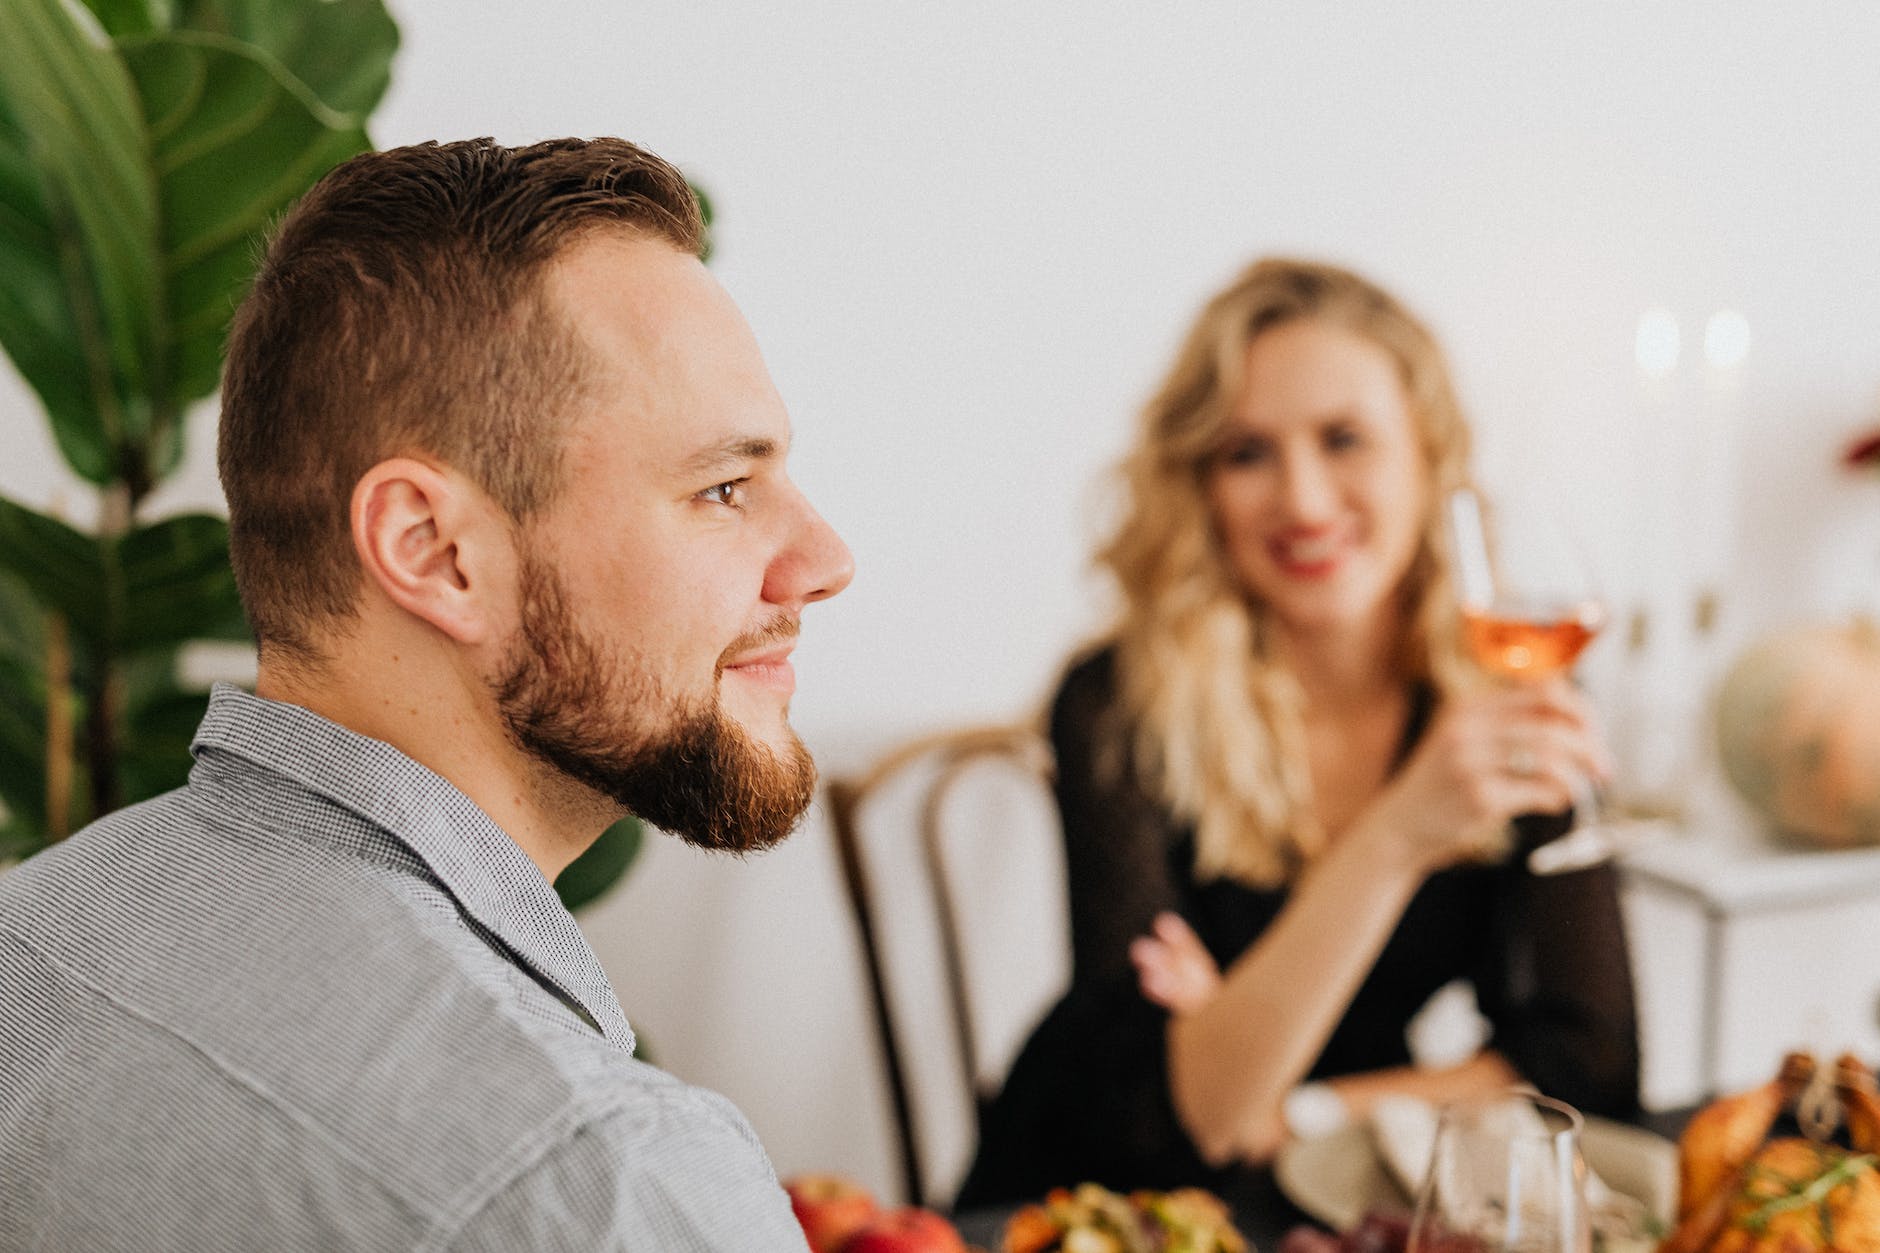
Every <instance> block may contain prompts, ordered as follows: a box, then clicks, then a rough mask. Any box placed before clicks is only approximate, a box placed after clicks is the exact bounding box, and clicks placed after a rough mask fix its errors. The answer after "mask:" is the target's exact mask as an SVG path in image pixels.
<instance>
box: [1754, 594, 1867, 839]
mask: <svg viewBox="0 0 1880 1253" xmlns="http://www.w3.org/2000/svg"><path fill="white" fill-rule="evenodd" d="M1717 749H1718V756H1719V758H1720V759H1721V761H1722V763H1723V768H1724V773H1726V774H1727V775H1729V777H1730V782H1731V783H1733V784H1735V785H1736V789H1737V791H1739V792H1741V793H1742V794H1743V797H1744V799H1745V800H1747V801H1748V802H1749V803H1750V804H1751V805H1752V806H1753V807H1755V808H1756V809H1757V810H1759V811H1760V812H1761V813H1762V814H1763V815H1764V816H1765V817H1767V818H1768V819H1769V820H1770V821H1771V822H1772V823H1774V824H1775V826H1776V827H1778V828H1779V829H1781V830H1782V831H1784V832H1785V833H1787V834H1789V835H1791V836H1793V837H1795V838H1798V839H1802V840H1806V841H1808V842H1809V843H1812V844H1818V845H1820V846H1822V847H1825V848H1846V847H1850V846H1853V845H1860V844H1880V627H1876V625H1875V624H1874V623H1872V622H1865V621H1863V622H1856V623H1854V624H1853V625H1851V626H1840V627H1836V626H1810V627H1801V628H1796V629H1793V630H1788V631H1783V632H1780V633H1778V634H1776V635H1773V636H1771V637H1770V638H1769V639H1767V640H1764V641H1763V642H1762V643H1760V644H1758V645H1756V646H1755V647H1754V648H1752V649H1750V651H1749V652H1747V653H1745V654H1744V655H1743V657H1742V658H1741V659H1740V660H1739V661H1737V662H1736V663H1735V664H1734V665H1733V666H1732V667H1731V668H1730V672H1729V674H1728V675H1727V676H1726V677H1725V678H1724V681H1723V686H1722V687H1721V688H1720V689H1719V690H1718V693H1717Z"/></svg>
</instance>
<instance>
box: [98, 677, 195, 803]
mask: <svg viewBox="0 0 1880 1253" xmlns="http://www.w3.org/2000/svg"><path fill="white" fill-rule="evenodd" d="M159 657H160V661H161V665H162V669H161V676H160V678H159V679H158V680H157V681H156V682H154V683H148V684H146V685H143V690H141V691H133V693H132V696H131V698H130V700H129V702H128V703H129V705H130V708H129V710H128V712H127V714H126V716H125V719H124V726H123V734H122V736H121V737H120V739H119V742H118V771H119V775H118V778H119V782H120V783H121V785H122V786H123V789H124V803H125V804H127V805H131V804H135V803H137V802H138V801H141V800H148V799H149V798H151V797H152V796H160V795H162V794H163V793H165V792H167V791H169V790H170V789H172V788H177V787H181V786H182V785H183V784H184V783H185V782H187V781H188V779H189V767H190V765H191V762H192V761H193V758H191V756H190V753H189V745H190V743H191V741H193V740H194V739H195V737H196V728H197V727H198V726H200V725H201V723H202V716H203V713H204V712H205V711H206V710H207V709H208V706H209V695H208V693H206V692H190V691H184V690H183V689H181V688H179V687H177V686H176V683H175V680H174V678H173V677H171V676H172V674H173V672H174V667H175V653H174V652H173V651H171V650H164V651H163V652H162V653H161V654H160V655H159ZM132 686H133V687H136V686H137V685H136V684H132Z"/></svg>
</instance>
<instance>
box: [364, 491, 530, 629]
mask: <svg viewBox="0 0 1880 1253" xmlns="http://www.w3.org/2000/svg"><path fill="white" fill-rule="evenodd" d="M351 520H352V540H353V549H354V551H355V552H357V553H358V555H359V564H360V565H361V567H363V569H364V571H365V577H366V579H367V580H368V581H369V582H370V583H371V584H372V585H373V586H375V587H377V588H378V589H379V591H381V592H382V593H384V595H385V597H386V599H388V600H390V601H391V602H392V603H393V604H394V605H397V606H398V607H399V608H400V609H403V610H404V611H405V612H406V613H408V614H410V615H411V616H412V617H414V618H418V619H421V620H423V621H424V622H427V623H429V624H430V625H431V626H433V627H436V628H437V629H438V630H439V631H442V632H443V633H444V634H445V635H447V636H449V637H450V638H451V639H453V640H455V641H456V642H457V643H459V644H465V645H477V644H483V643H487V642H488V641H490V640H491V639H494V638H496V637H497V636H498V634H500V632H501V631H503V630H504V629H505V626H504V624H503V623H502V622H501V621H500V618H501V606H502V604H503V603H505V601H504V597H503V594H502V592H501V590H500V585H501V584H502V581H503V580H504V579H505V578H506V577H509V576H511V575H512V574H513V565H514V560H513V558H514V554H513V553H512V552H511V551H510V548H511V544H510V539H509V530H508V528H507V527H506V526H505V525H503V522H502V516H501V510H500V509H499V508H498V506H497V505H496V503H495V502H494V501H492V500H491V499H490V498H489V497H488V495H486V494H485V493H484V492H483V491H482V490H481V489H480V488H478V487H477V486H476V485H475V484H473V483H471V482H470V481H469V480H468V479H466V478H464V477H463V476H462V475H460V474H457V473H454V472H453V471H450V470H444V469H438V468H436V467H433V466H429V465H426V464H425V463H424V462H422V461H418V460H415V459H413V458H410V457H393V458H390V459H388V460H385V461H381V462H379V463H378V464H377V465H375V466H373V467H372V468H371V469H370V470H367V471H366V472H365V473H364V474H363V475H361V476H360V478H359V482H358V483H356V484H354V485H353V495H352V518H351Z"/></svg>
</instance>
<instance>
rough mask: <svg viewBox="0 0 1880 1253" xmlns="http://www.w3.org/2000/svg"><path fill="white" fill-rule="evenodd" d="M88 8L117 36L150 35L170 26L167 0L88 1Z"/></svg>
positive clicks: (100, 23) (111, 33)
mask: <svg viewBox="0 0 1880 1253" xmlns="http://www.w3.org/2000/svg"><path fill="white" fill-rule="evenodd" d="M85 7H86V8H88V9H90V10H91V12H92V16H93V17H95V18H97V19H98V25H100V26H102V27H104V31H105V34H107V35H109V36H111V38H113V39H124V38H127V37H129V36H132V35H147V34H149V33H150V32H151V31H154V30H161V29H163V28H164V27H165V26H167V25H169V16H170V6H169V4H168V3H166V0H85Z"/></svg>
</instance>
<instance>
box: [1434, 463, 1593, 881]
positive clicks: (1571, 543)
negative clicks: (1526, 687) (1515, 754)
mask: <svg viewBox="0 0 1880 1253" xmlns="http://www.w3.org/2000/svg"><path fill="white" fill-rule="evenodd" d="M1489 512H1490V510H1489V506H1488V505H1487V504H1486V503H1485V502H1484V501H1483V499H1482V498H1481V496H1479V495H1478V494H1477V493H1476V492H1474V491H1472V490H1469V489H1467V488H1464V489H1461V490H1459V491H1456V492H1453V493H1451V494H1450V497H1449V502H1448V523H1449V540H1450V549H1451V557H1452V561H1453V570H1454V574H1455V581H1456V596H1457V600H1458V602H1459V603H1460V605H1461V609H1462V630H1463V640H1464V643H1465V644H1466V645H1467V646H1468V649H1469V652H1470V655H1471V656H1473V657H1474V658H1475V661H1476V664H1478V665H1480V666H1481V667H1482V669H1484V670H1486V671H1487V672H1489V673H1490V674H1494V675H1498V676H1500V677H1501V678H1502V679H1504V680H1507V681H1509V682H1516V683H1521V682H1539V681H1541V680H1544V679H1548V678H1552V677H1554V676H1556V675H1562V674H1566V673H1568V672H1569V671H1570V670H1572V668H1573V663H1574V661H1575V660H1577V659H1578V658H1579V655H1580V654H1581V652H1583V651H1584V650H1585V649H1586V646H1587V645H1588V644H1590V643H1592V642H1593V637H1594V636H1595V635H1597V634H1598V633H1599V629H1600V628H1601V627H1602V626H1604V625H1605V622H1606V607H1605V602H1604V601H1603V600H1602V599H1601V598H1600V594H1599V589H1598V586H1597V584H1596V583H1595V582H1594V580H1593V575H1592V569H1591V567H1590V566H1589V565H1588V564H1587V561H1586V556H1585V552H1584V550H1583V549H1582V548H1581V546H1580V544H1579V542H1578V540H1577V538H1576V537H1575V536H1574V535H1573V533H1572V531H1571V529H1570V528H1569V527H1568V526H1567V525H1566V522H1565V520H1564V519H1563V518H1562V516H1561V515H1560V514H1559V513H1558V512H1556V511H1555V510H1553V509H1551V508H1549V507H1548V506H1547V505H1546V504H1545V503H1543V502H1541V501H1538V500H1535V499H1532V498H1512V499H1509V500H1506V501H1503V502H1500V503H1499V504H1498V506H1496V507H1495V508H1494V509H1493V513H1492V520H1493V525H1492V527H1491V526H1490V525H1489V524H1488V523H1487V522H1486V521H1485V518H1484V515H1485V514H1488V513H1489ZM1615 834H1616V833H1615V832H1614V831H1613V829H1612V828H1611V827H1610V826H1609V825H1608V824H1606V823H1604V822H1602V821H1601V820H1600V814H1599V800H1598V796H1597V793H1596V792H1595V791H1594V789H1593V784H1592V780H1590V779H1587V778H1585V777H1581V778H1579V779H1577V780H1576V784H1575V787H1574V795H1573V826H1572V828H1571V829H1570V830H1569V831H1568V832H1567V833H1566V834H1564V835H1562V836H1561V837H1560V838H1558V839H1556V840H1553V841H1552V842H1550V843H1547V844H1544V845H1542V846H1541V847H1539V848H1536V849H1533V850H1531V851H1530V852H1529V853H1528V868H1529V869H1530V870H1532V871H1534V872H1535V873H1536V874H1557V873H1560V872H1562V871H1566V870H1578V869H1581V868H1583V867H1586V866H1589V865H1593V864H1594V863H1596V862H1599V861H1603V860H1605V859H1606V858H1608V857H1610V856H1611V855H1612V854H1613V852H1614V851H1615V850H1616V848H1617V843H1618V841H1617V839H1616V838H1615Z"/></svg>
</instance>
